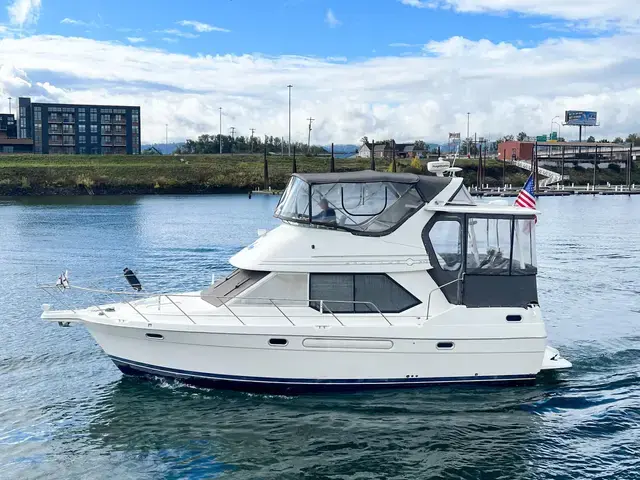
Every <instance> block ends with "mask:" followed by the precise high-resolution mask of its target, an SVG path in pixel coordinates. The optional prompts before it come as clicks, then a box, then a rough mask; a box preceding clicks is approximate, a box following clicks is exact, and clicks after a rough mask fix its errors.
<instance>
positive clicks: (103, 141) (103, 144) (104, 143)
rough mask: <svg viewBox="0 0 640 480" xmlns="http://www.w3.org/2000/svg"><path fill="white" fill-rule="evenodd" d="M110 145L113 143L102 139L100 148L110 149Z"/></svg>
mask: <svg viewBox="0 0 640 480" xmlns="http://www.w3.org/2000/svg"><path fill="white" fill-rule="evenodd" d="M111 145H113V143H112V142H111V141H109V140H105V139H102V146H103V147H110V146H111Z"/></svg>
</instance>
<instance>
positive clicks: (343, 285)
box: [309, 273, 354, 313]
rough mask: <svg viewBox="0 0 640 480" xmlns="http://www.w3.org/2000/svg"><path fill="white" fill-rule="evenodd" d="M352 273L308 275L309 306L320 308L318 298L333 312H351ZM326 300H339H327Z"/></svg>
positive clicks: (352, 296)
mask: <svg viewBox="0 0 640 480" xmlns="http://www.w3.org/2000/svg"><path fill="white" fill-rule="evenodd" d="M353 283H354V280H353V275H351V274H347V275H341V274H333V273H312V274H310V275H309V300H310V302H309V306H310V307H312V308H315V309H316V310H320V300H322V301H323V304H324V305H325V306H326V307H327V309H328V310H327V311H332V312H333V313H353V311H354V310H353V303H351V302H353V300H354V294H353ZM327 300H339V301H338V302H329V301H327ZM340 302H346V303H340Z"/></svg>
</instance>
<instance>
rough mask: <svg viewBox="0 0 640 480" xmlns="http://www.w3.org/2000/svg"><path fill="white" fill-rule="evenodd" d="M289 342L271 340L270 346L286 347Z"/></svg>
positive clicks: (278, 339) (284, 339)
mask: <svg viewBox="0 0 640 480" xmlns="http://www.w3.org/2000/svg"><path fill="white" fill-rule="evenodd" d="M288 343H289V341H288V340H287V339H286V338H270V339H269V345H271V346H272V347H285V346H287V344H288Z"/></svg>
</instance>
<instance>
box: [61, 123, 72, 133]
mask: <svg viewBox="0 0 640 480" xmlns="http://www.w3.org/2000/svg"><path fill="white" fill-rule="evenodd" d="M62 133H73V125H62Z"/></svg>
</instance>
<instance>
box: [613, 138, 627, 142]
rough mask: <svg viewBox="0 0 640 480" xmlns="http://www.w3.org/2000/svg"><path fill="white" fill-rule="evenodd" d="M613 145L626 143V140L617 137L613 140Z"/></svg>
mask: <svg viewBox="0 0 640 480" xmlns="http://www.w3.org/2000/svg"><path fill="white" fill-rule="evenodd" d="M613 143H624V140H623V139H622V137H616V138H614V139H613Z"/></svg>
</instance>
